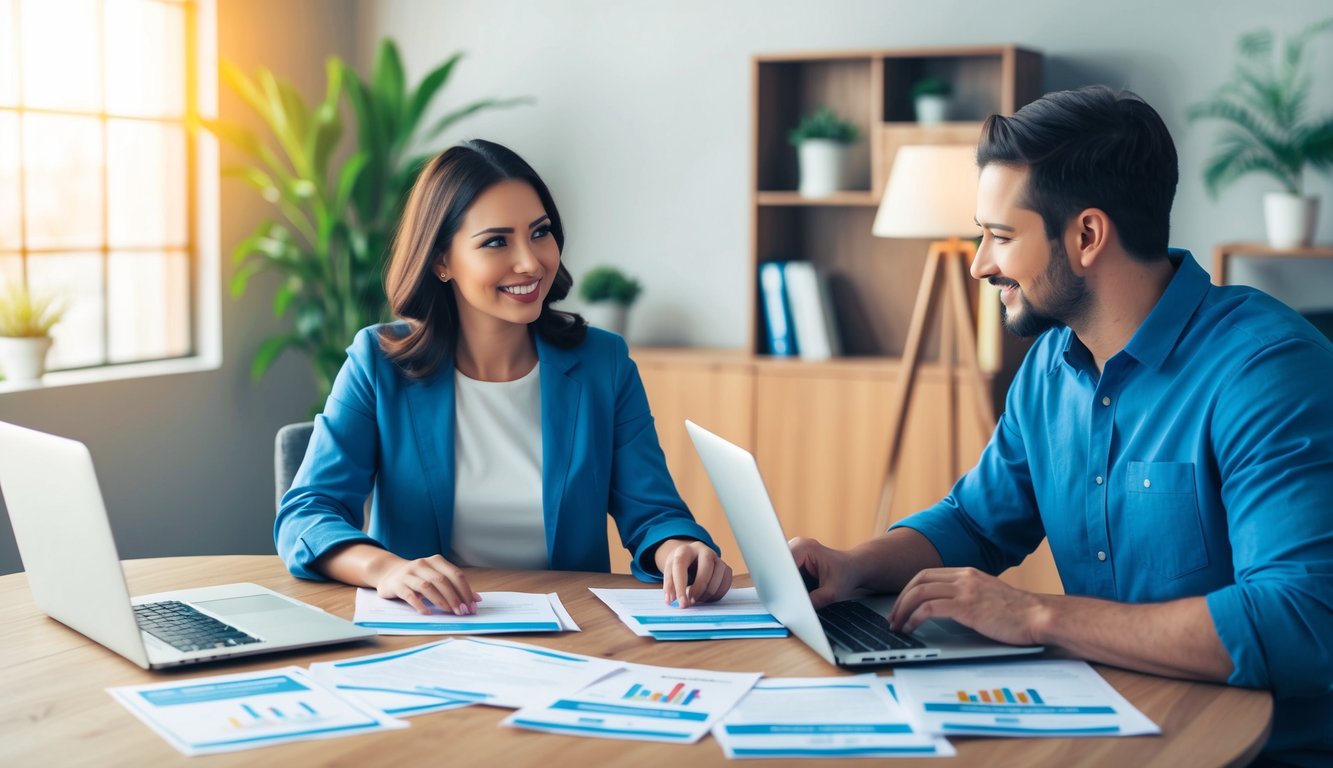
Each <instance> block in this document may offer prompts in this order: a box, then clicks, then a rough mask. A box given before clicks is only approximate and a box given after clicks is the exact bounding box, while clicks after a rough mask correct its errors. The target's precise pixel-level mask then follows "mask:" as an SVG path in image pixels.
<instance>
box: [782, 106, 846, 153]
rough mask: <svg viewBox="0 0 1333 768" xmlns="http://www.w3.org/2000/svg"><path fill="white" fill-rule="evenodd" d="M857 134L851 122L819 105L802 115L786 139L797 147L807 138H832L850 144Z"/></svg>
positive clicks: (840, 142)
mask: <svg viewBox="0 0 1333 768" xmlns="http://www.w3.org/2000/svg"><path fill="white" fill-rule="evenodd" d="M857 136H858V131H857V130H856V126H855V125H854V124H853V123H851V122H850V121H847V120H843V119H842V118H840V117H838V116H837V114H835V113H834V112H833V110H832V109H830V108H828V107H820V108H819V109H816V110H815V111H814V112H811V113H810V114H808V115H806V116H805V117H802V118H801V121H800V122H799V123H797V125H796V127H795V128H793V129H791V132H790V133H788V134H787V140H788V141H790V142H791V143H792V145H794V146H798V147H799V146H800V145H801V142H803V141H806V140H808V139H832V140H833V141H836V142H838V143H839V144H851V143H852V142H854V141H856V138H857Z"/></svg>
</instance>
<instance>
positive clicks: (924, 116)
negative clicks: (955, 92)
mask: <svg viewBox="0 0 1333 768" xmlns="http://www.w3.org/2000/svg"><path fill="white" fill-rule="evenodd" d="M915 106H916V121H917V122H918V123H921V124H922V125H935V124H936V123H942V122H944V121H945V120H948V119H949V97H948V96H940V95H938V94H927V95H924V96H917V97H916V101H915Z"/></svg>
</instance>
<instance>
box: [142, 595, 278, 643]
mask: <svg viewBox="0 0 1333 768" xmlns="http://www.w3.org/2000/svg"><path fill="white" fill-rule="evenodd" d="M134 618H135V620H136V621H138V622H139V629H142V630H143V631H145V632H147V633H148V634H150V635H152V636H153V637H156V638H157V639H159V640H161V641H162V642H164V643H168V644H170V645H171V646H173V647H175V648H176V649H177V650H181V651H206V650H210V649H212V648H231V647H234V646H238V645H248V644H249V643H257V642H259V638H257V637H254V636H253V635H247V634H246V633H244V632H242V631H241V630H239V629H237V628H235V627H233V626H230V625H228V624H224V623H223V622H221V621H218V620H217V619H215V618H213V617H212V616H209V615H208V614H206V613H203V612H202V611H199V610H197V609H195V608H193V607H192V606H189V605H186V604H185V603H182V602H180V601H178V600H164V601H163V602H160V603H146V604H144V605H136V606H134Z"/></svg>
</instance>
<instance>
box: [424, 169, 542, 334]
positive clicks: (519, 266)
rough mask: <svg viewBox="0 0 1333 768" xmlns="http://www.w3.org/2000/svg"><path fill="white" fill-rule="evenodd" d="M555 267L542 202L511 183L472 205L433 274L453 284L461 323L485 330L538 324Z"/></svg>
mask: <svg viewBox="0 0 1333 768" xmlns="http://www.w3.org/2000/svg"><path fill="white" fill-rule="evenodd" d="M559 267H560V247H559V246H558V245H557V244H556V242H555V237H554V235H552V234H551V219H550V217H549V216H547V214H546V208H545V207H544V206H543V205H542V201H541V198H539V197H537V192H536V191H535V190H534V189H533V188H532V186H531V185H529V184H528V183H527V182H526V181H519V180H516V179H509V180H506V181H502V182H500V183H499V184H496V185H495V186H493V187H491V188H490V189H487V190H486V191H485V192H482V193H481V194H480V195H478V196H477V199H476V200H474V201H473V202H472V207H471V208H469V209H468V211H467V213H466V214H465V215H464V216H463V223H462V226H460V227H459V229H458V232H457V233H455V234H454V237H453V240H452V241H451V243H450V245H449V252H448V253H446V254H445V255H444V257H443V258H442V259H441V260H440V262H439V263H437V264H436V265H435V272H436V274H437V275H439V274H441V273H443V275H444V276H445V277H447V278H448V279H449V284H450V285H452V286H453V290H454V296H455V297H456V298H457V299H458V319H459V323H460V325H461V326H462V327H464V328H474V329H477V330H484V329H487V328H496V327H499V326H503V325H523V326H526V325H528V324H529V323H531V322H533V321H534V320H536V319H537V317H538V316H539V315H540V314H541V311H542V302H543V301H544V300H545V299H546V294H547V293H548V292H549V291H550V290H551V283H552V282H553V281H554V280H555V274H556V270H557V269H559Z"/></svg>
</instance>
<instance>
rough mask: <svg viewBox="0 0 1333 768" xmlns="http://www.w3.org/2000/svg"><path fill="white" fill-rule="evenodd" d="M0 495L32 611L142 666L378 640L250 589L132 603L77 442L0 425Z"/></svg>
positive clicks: (89, 464)
mask: <svg viewBox="0 0 1333 768" xmlns="http://www.w3.org/2000/svg"><path fill="white" fill-rule="evenodd" d="M0 490H3V492H4V497H5V505H6V506H7V507H8V509H9V519H10V522H11V523H12V524H13V526H14V538H15V540H16V541H17V542H18V549H19V556H20V557H21V558H22V559H23V567H24V569H25V570H26V571H27V575H28V587H29V589H31V590H32V597H33V601H34V602H36V603H37V607H39V608H41V609H42V610H43V611H44V612H45V613H46V614H47V615H48V616H50V617H51V618H53V619H55V620H56V621H59V622H61V623H62V624H65V625H67V626H69V627H70V628H71V629H74V630H77V631H78V632H81V633H83V634H84V635H87V636H88V637H89V638H90V639H92V640H95V641H96V642H98V643H101V644H102V645H105V646H106V647H107V648H110V649H111V650H113V651H115V652H116V653H119V654H120V655H121V656H124V657H125V658H127V659H129V660H130V661H132V662H134V663H135V664H138V665H139V666H141V667H143V668H145V669H158V668H162V667H174V666H179V665H182V664H195V663H198V662H203V661H213V660H215V659H224V658H232V657H235V656H247V655H251V654H256V653H267V652H270V651H279V650H288V649H291V648H304V647H307V646H312V645H324V644H328V643H341V642H346V641H351V640H362V639H366V638H370V637H373V636H374V635H375V634H376V633H375V631H374V630H369V629H364V628H362V627H358V626H356V625H355V624H352V623H351V622H349V621H344V620H343V619H340V618H338V617H336V616H333V615H331V614H328V613H325V612H324V611H322V610H320V609H318V608H314V607H312V606H309V605H306V604H305V603H302V602H300V601H297V600H293V599H291V598H289V597H286V596H285V595H280V594H278V593H277V592H274V591H272V590H270V589H266V588H264V587H261V586H259V585H257V584H226V585H222V586H215V587H203V588H199V589H188V590H181V591H178V592H163V593H159V594H155V595H144V596H142V597H136V598H134V599H133V600H131V599H130V594H129V591H128V589H127V588H126V586H125V573H124V571H122V570H121V567H120V556H119V555H118V554H117V553H116V544H115V540H114V539H113V538H112V536H111V524H110V522H109V521H108V519H107V515H106V507H105V506H104V505H103V503H102V492H101V489H100V488H99V487H98V485H97V475H96V474H95V473H94V471H93V460H92V456H91V455H90V454H89V453H88V449H87V447H85V446H84V445H83V443H80V442H77V441H75V440H68V439H66V438H63V437H56V436H55V435H48V434H45V433H42V432H36V431H34V430H31V429H25V428H23V427H18V426H14V425H13V424H6V423H4V422H0Z"/></svg>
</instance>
